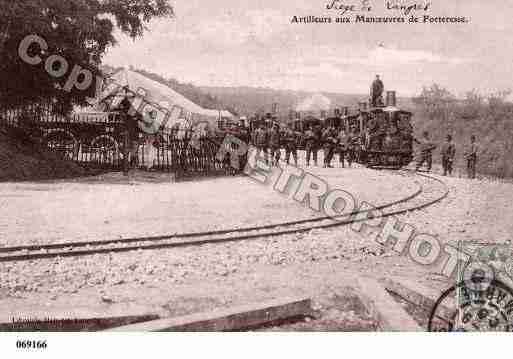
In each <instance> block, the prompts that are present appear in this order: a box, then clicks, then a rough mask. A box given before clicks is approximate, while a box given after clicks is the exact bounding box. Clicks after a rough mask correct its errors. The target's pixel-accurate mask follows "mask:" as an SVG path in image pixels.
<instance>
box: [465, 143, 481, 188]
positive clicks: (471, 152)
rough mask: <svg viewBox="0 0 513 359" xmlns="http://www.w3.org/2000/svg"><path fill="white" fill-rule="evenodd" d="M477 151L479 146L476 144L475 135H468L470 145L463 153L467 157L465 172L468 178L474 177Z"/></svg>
mask: <svg viewBox="0 0 513 359" xmlns="http://www.w3.org/2000/svg"><path fill="white" fill-rule="evenodd" d="M478 152H479V147H478V146H477V144H476V136H474V135H472V136H470V146H469V148H468V150H467V152H466V154H465V157H466V158H467V173H468V178H470V179H474V178H476V164H477V153H478Z"/></svg>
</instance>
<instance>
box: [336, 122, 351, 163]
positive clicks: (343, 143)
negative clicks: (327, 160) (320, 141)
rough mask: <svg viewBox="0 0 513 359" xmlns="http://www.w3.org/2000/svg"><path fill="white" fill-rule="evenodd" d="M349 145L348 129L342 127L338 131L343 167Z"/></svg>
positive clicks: (340, 157)
mask: <svg viewBox="0 0 513 359" xmlns="http://www.w3.org/2000/svg"><path fill="white" fill-rule="evenodd" d="M348 145H349V136H348V135H347V133H346V131H344V129H341V130H340V132H339V133H338V146H339V152H338V155H339V159H340V163H341V164H342V168H344V167H345V163H344V157H345V156H346V152H347V151H348Z"/></svg>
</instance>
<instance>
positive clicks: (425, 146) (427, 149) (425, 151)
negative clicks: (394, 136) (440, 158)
mask: <svg viewBox="0 0 513 359" xmlns="http://www.w3.org/2000/svg"><path fill="white" fill-rule="evenodd" d="M414 141H415V142H416V143H418V144H419V145H420V146H419V148H420V157H419V160H418V162H417V168H416V170H417V171H418V170H419V169H420V167H422V166H423V165H424V162H426V163H427V170H428V172H429V171H431V166H432V164H433V154H432V152H433V150H434V149H435V148H436V145H434V144H433V143H432V142H431V141H430V140H429V132H427V131H424V132H423V133H422V140H420V141H419V140H417V139H414Z"/></svg>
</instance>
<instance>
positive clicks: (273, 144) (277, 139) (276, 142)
mask: <svg viewBox="0 0 513 359" xmlns="http://www.w3.org/2000/svg"><path fill="white" fill-rule="evenodd" d="M280 146H281V133H280V126H279V125H278V124H275V125H274V126H273V129H272V130H271V133H270V135H269V148H270V149H271V162H272V164H273V166H276V165H278V162H279V161H280V157H281V153H280Z"/></svg>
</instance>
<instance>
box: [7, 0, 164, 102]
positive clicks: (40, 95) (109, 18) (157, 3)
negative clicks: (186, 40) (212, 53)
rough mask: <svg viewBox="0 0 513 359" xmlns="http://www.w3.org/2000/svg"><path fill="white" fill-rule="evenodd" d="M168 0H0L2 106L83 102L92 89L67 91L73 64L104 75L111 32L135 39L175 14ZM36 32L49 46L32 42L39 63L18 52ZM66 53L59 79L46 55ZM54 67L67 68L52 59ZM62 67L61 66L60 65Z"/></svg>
mask: <svg viewBox="0 0 513 359" xmlns="http://www.w3.org/2000/svg"><path fill="white" fill-rule="evenodd" d="M167 1H168V0H66V1H62V0H17V1H9V0H0V8H1V9H2V11H1V12H0V50H1V52H0V70H1V71H2V81H0V106H2V107H6V106H7V107H10V106H17V105H20V104H27V103H32V102H41V101H52V100H53V101H57V102H58V103H59V104H60V105H62V106H61V107H64V108H65V109H67V110H69V109H70V108H71V107H72V105H74V104H82V105H83V104H85V103H86V102H85V99H86V98H87V97H88V96H91V94H92V93H94V90H95V85H94V84H93V85H92V86H90V91H79V90H76V91H69V92H67V91H63V90H62V87H63V85H64V84H65V83H66V80H67V79H68V78H69V75H70V74H71V73H72V71H73V67H74V65H79V66H81V67H82V68H87V69H89V70H90V71H91V72H92V73H93V74H94V75H100V71H99V69H98V66H99V64H100V63H101V59H102V57H103V55H104V54H105V52H106V50H107V49H108V48H109V47H111V46H114V45H115V44H116V41H115V38H114V36H113V32H114V30H115V28H116V27H117V28H119V29H120V30H121V32H122V33H125V34H127V35H129V36H130V37H131V38H133V39H135V38H137V37H140V36H141V35H142V34H143V33H144V31H145V30H146V25H147V24H148V22H149V21H150V20H151V19H153V18H160V17H172V16H173V15H174V13H173V8H172V7H171V6H170V5H169V4H168V2H167ZM31 34H35V35H37V36H39V37H41V38H43V39H44V40H45V42H46V43H47V45H48V49H46V50H45V49H41V48H40V47H39V46H37V45H34V46H31V47H30V48H29V50H28V53H29V54H30V55H31V56H35V55H39V56H40V57H41V58H42V59H43V61H42V62H41V63H40V64H38V65H37V66H34V65H31V64H28V63H26V62H25V61H23V59H22V58H20V56H19V54H18V49H19V46H20V43H21V41H22V40H23V39H25V38H26V36H27V35H31ZM50 55H58V56H62V58H64V59H65V60H66V62H67V63H68V64H69V68H68V69H67V71H65V74H64V75H62V76H61V77H59V78H56V77H53V76H50V75H49V74H48V72H47V71H45V59H48V57H49V56H50ZM50 65H53V66H51V69H53V70H55V71H59V69H62V70H63V71H64V69H65V68H66V66H64V65H63V64H62V63H60V62H58V61H56V62H53V63H52V62H50ZM61 66H63V67H62V68H61Z"/></svg>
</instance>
